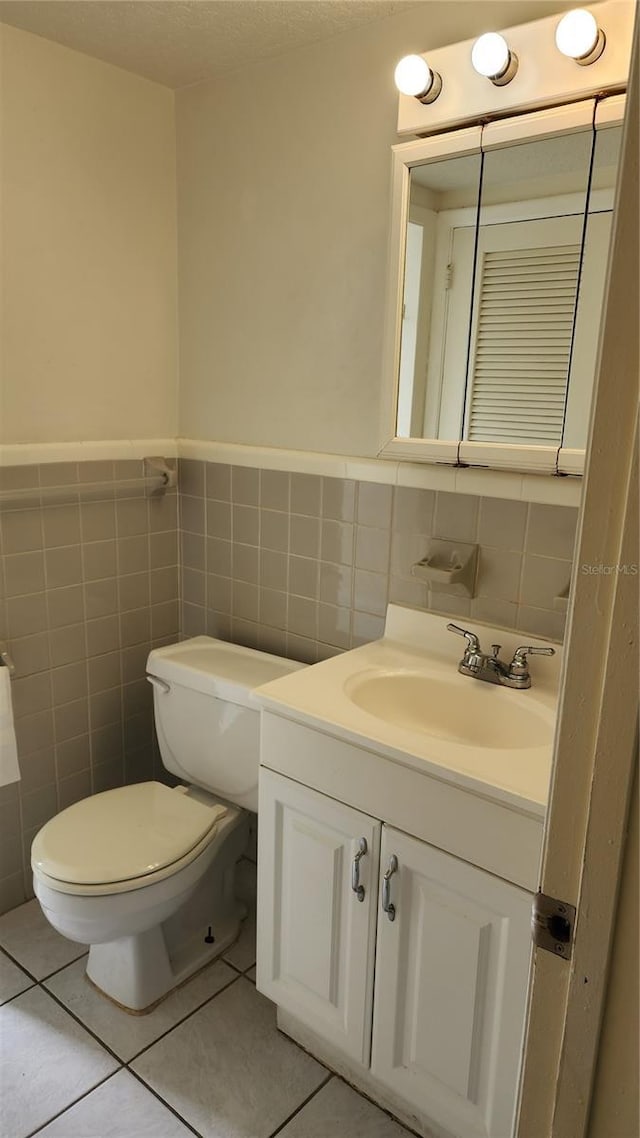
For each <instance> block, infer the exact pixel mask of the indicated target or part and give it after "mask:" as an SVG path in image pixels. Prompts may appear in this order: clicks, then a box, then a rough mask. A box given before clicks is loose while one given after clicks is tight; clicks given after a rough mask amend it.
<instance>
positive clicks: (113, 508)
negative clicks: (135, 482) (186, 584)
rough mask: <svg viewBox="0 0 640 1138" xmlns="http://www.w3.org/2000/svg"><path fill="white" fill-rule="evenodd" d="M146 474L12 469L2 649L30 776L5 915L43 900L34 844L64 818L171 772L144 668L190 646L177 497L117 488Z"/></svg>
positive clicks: (18, 786) (20, 795) (5, 507)
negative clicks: (182, 640) (184, 634)
mask: <svg viewBox="0 0 640 1138" xmlns="http://www.w3.org/2000/svg"><path fill="white" fill-rule="evenodd" d="M142 473H143V470H142V463H141V462H138V461H124V462H83V463H50V464H47V465H43V466H40V467H38V466H21V467H5V468H2V469H0V491H2V492H3V497H5V495H6V497H7V498H8V499H9V500H8V501H5V502H3V504H2V509H1V511H0V554H1V557H0V639H1V640H4V641H6V642H7V643H8V646H9V649H10V653H11V657H12V659H13V661H14V664H15V674H14V678H13V680H12V683H11V690H12V698H13V709H14V718H15V727H16V737H17V742H18V755H19V762H20V770H21V776H22V777H21V781H20V782H19V783H15V784H12V785H10V786H6V787H2V788H0V812H1V814H2V819H3V824H2V826H1V828H0V835H1V837H0V912H2V911H4V910H6V909H8V908H11V907H12V906H13V905H17V904H20V902H21V901H23V900H24V898H25V895H30V893H31V874H30V869H29V850H30V845H31V841H32V839H33V836H34V834H35V833H36V831H37V830H38V829H39V827H40V826H42V825H43V824H44V823H45V822H46V821H47V820H48V819H49V818H50V817H52V815H54V814H56V813H57V812H58V811H59V810H62V809H64V808H65V807H66V806H69V805H71V803H72V802H75V801H76V800H77V799H79V798H84V797H85V796H86V795H88V794H92V793H95V792H97V791H99V790H107V789H110V788H112V787H115V786H119V785H122V784H123V783H124V782H135V781H138V780H140V779H145V778H152V777H154V776H157V774H158V773H159V771H160V770H161V765H160V764H159V762H158V758H157V755H156V753H155V745H154V733H153V711H152V692H151V688H150V686H149V684H147V683H146V681H145V672H144V668H145V661H146V657H147V655H148V653H149V650H150V648H151V647H152V646H153V645H156V644H162V643H167V642H168V641H171V640H175V639H176V638H177V635H178V595H179V586H178V540H177V493H176V491H175V490H173V491H170V492H169V493H167V494H165V495H161V496H149V497H146V496H144V493H145V492H144V489H143V487H142V483H141V484H140V488H139V489H137V488H135V487H132V488H129V489H128V490H127V491H126V495H127V496H125V495H124V494H123V492H122V490H121V489H120V487H118V486H117V483H119V482H121V481H123V480H130V479H137V478H138V477H140V476H141V475H142ZM88 482H91V483H97V482H101V483H102V482H104V483H105V485H106V489H105V490H104V491H101V492H99V497H98V499H97V500H87V496H86V491H85V493H83V494H82V495H81V494H80V489H81V483H88ZM51 487H60V490H59V492H58V491H57V490H56V491H55V494H54V497H53V500H51V499H50V495H51ZM6 492H9V493H8V494H7V493H6ZM13 494H15V497H11V495H13ZM132 494H134V495H137V496H130V495H132ZM92 495H93V492H92ZM21 499H23V500H22V501H21Z"/></svg>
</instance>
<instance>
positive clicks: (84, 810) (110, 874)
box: [31, 782, 227, 885]
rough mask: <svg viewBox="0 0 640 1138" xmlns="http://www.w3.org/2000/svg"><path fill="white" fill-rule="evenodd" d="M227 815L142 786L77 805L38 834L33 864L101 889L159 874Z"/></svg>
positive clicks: (163, 789)
mask: <svg viewBox="0 0 640 1138" xmlns="http://www.w3.org/2000/svg"><path fill="white" fill-rule="evenodd" d="M226 812H227V808H226V806H222V805H220V804H219V803H213V804H212V805H211V806H208V805H206V804H205V803H202V802H197V801H196V800H195V799H193V798H189V797H187V795H186V794H185V793H184V792H182V790H181V789H177V790H170V789H169V787H167V786H163V784H162V783H160V782H142V783H137V784H136V785H135V786H122V787H118V788H117V789H116V790H106V791H104V792H103V793H101V794H95V795H93V797H91V798H84V799H83V800H82V801H81V802H76V803H74V805H73V806H69V807H68V808H67V809H66V810H63V811H62V812H61V813H60V814H57V815H56V817H55V818H52V819H51V821H50V822H47V824H46V825H45V826H43V828H42V829H41V830H40V832H39V833H38V834H37V835H36V838H35V840H34V843H33V847H32V851H31V860H32V864H33V866H34V868H35V867H37V868H38V869H40V870H42V871H43V873H46V874H47V875H48V876H49V877H52V878H54V879H57V880H58V881H68V882H72V883H74V884H76V885H103V884H111V883H114V882H117V881H129V880H131V879H132V878H136V877H145V876H146V875H147V874H150V873H155V872H157V871H158V870H160V869H163V868H165V867H166V866H169V865H171V864H172V863H173V862H176V861H179V860H180V859H181V858H183V857H184V856H185V855H186V854H188V853H189V851H190V850H192V849H193V848H194V846H196V845H198V843H199V842H201V841H202V840H203V838H205V837H206V835H207V833H208V832H209V831H210V830H212V829H214V828H215V826H216V823H217V822H218V821H219V820H220V818H221V817H223V816H224V815H225V814H226Z"/></svg>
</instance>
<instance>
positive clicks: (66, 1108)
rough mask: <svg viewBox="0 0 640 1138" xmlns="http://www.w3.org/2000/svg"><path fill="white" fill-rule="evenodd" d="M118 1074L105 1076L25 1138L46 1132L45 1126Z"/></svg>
mask: <svg viewBox="0 0 640 1138" xmlns="http://www.w3.org/2000/svg"><path fill="white" fill-rule="evenodd" d="M119 1070H122V1068H119ZM117 1074H118V1071H111V1072H110V1073H109V1074H108V1075H105V1077H104V1079H100V1082H98V1083H96V1084H95V1085H94V1086H93V1087H89V1090H87V1091H85V1092H84V1094H81V1095H78V1097H77V1098H75V1099H73V1102H70V1103H68V1104H67V1105H66V1106H65V1107H63V1109H62V1110H59V1111H58V1113H57V1114H53V1115H52V1116H51V1118H47V1120H46V1122H43V1123H42V1126H38V1128H37V1129H36V1130H31V1131H30V1132H29V1133H28V1134H27V1135H25V1138H33V1135H34V1134H40V1132H41V1131H42V1130H44V1128H45V1126H49V1125H50V1124H51V1123H52V1122H55V1120H56V1118H61V1117H62V1115H63V1114H66V1113H67V1111H68V1110H71V1108H72V1107H74V1106H76V1105H77V1104H78V1103H79V1102H82V1100H83V1099H85V1098H88V1096H89V1095H90V1094H93V1092H94V1091H97V1089H98V1087H101V1086H103V1085H104V1084H105V1083H108V1082H109V1079H112V1078H113V1077H114V1075H117Z"/></svg>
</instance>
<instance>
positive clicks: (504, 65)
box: [471, 32, 518, 87]
mask: <svg viewBox="0 0 640 1138" xmlns="http://www.w3.org/2000/svg"><path fill="white" fill-rule="evenodd" d="M471 63H472V65H473V68H474V70H475V71H477V72H478V75H484V76H485V78H486V79H490V80H491V82H492V83H495V84H496V86H497V87H503V86H504V85H505V84H506V83H510V82H511V80H512V79H513V77H514V75H515V73H516V71H517V70H518V59H517V57H516V55H515V54H514V53H513V52H512V51H510V50H509V44H508V43H507V41H506V39H505V38H504V36H501V35H498V33H497V32H486V33H485V35H483V36H480V39H477V40H476V42H475V43H474V45H473V48H472V50H471Z"/></svg>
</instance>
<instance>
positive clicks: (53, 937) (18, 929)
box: [0, 898, 87, 980]
mask: <svg viewBox="0 0 640 1138" xmlns="http://www.w3.org/2000/svg"><path fill="white" fill-rule="evenodd" d="M0 944H1V945H2V946H3V948H6V950H7V952H10V953H11V955H12V956H13V957H14V959H15V960H17V961H18V963H19V964H21V965H22V967H23V968H26V969H27V970H28V971H29V972H30V973H31V975H32V976H35V977H36V980H42V979H43V977H44V976H50V975H51V973H52V972H55V971H56V969H57V968H63V967H64V965H65V964H69V963H70V962H71V961H72V960H77V959H78V957H79V956H85V955H86V953H87V947H86V945H84V944H75V942H74V941H72V940H67V939H66V937H63V936H60V933H57V932H56V930H55V929H54V928H52V927H51V925H50V924H49V922H48V920H47V919H46V917H45V915H44V913H43V912H42V909H41V908H40V904H39V902H38V901H36V900H35V898H34V900H33V901H27V903H26V905H19V906H18V908H17V909H11V910H10V911H9V912H8V913H4V914H3V915H2V916H1V917H0Z"/></svg>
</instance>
